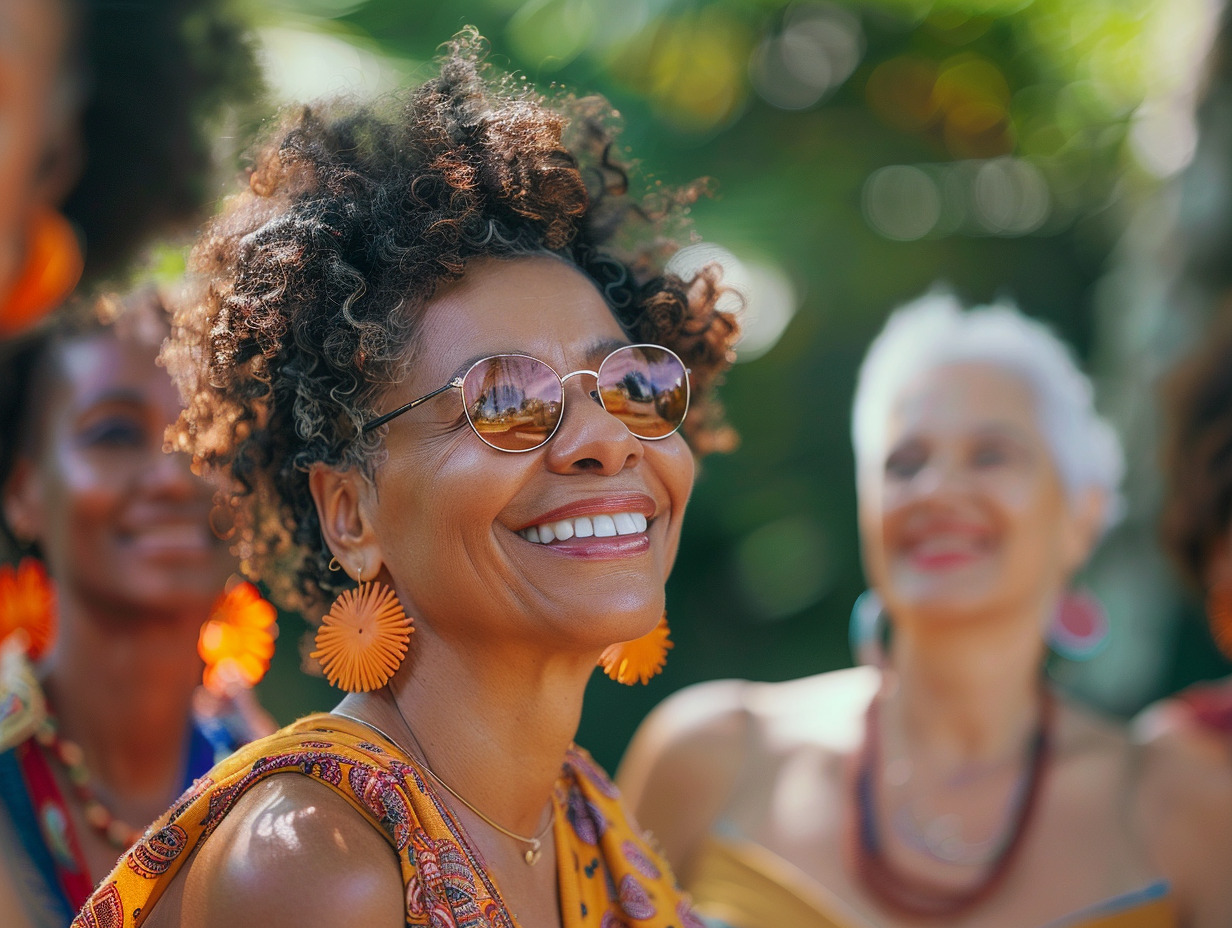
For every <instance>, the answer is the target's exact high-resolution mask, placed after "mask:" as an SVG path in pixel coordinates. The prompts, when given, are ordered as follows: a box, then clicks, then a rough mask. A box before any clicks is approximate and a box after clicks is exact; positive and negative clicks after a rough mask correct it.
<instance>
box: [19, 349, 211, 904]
mask: <svg viewBox="0 0 1232 928" xmlns="http://www.w3.org/2000/svg"><path fill="white" fill-rule="evenodd" d="M161 334H162V333H161V331H160V332H158V333H155V335H154V336H151V337H147V336H146V335H142V334H139V333H135V332H124V331H120V332H117V331H113V330H109V331H104V332H100V333H95V334H90V335H87V336H83V337H79V338H75V339H72V340H70V341H68V342H67V343H64V344H62V345H60V346H57V347H54V348H53V349H51V356H50V357H49V358H48V360H47V362H46V366H45V369H44V371H43V373H42V376H40V377H38V378H37V383H36V390H35V393H34V404H35V408H34V409H33V411H32V417H31V418H32V420H33V421H34V422H36V423H37V425H36V426H35V427H34V428H33V434H30V435H28V436H26V440H25V442H24V443H23V445H22V446H21V449H20V452H19V457H18V460H17V462H16V466H15V467H14V469H13V472H12V474H11V476H10V478H9V480H8V481H7V482H6V484H5V486H4V493H3V502H4V511H5V516H6V519H7V521H8V524H9V525H10V527H11V528H12V529H13V531H14V532H15V533H16V534H17V535H18V536H19V537H21V538H24V539H25V540H26V541H29V542H33V543H34V544H35V545H36V546H37V548H38V550H39V551H40V553H41V555H42V556H43V558H44V560H45V563H46V565H47V568H48V572H49V574H50V575H51V577H52V579H53V581H54V582H55V584H56V588H57V595H58V616H59V623H60V624H59V628H60V630H59V634H58V638H57V641H56V644H55V647H54V649H53V651H52V653H51V654H50V656H49V657H48V658H47V659H46V660H45V661H44V662H43V664H42V665H41V667H40V673H41V675H42V681H43V685H44V688H45V690H46V693H47V695H48V698H49V700H50V703H51V706H52V708H53V710H54V712H55V713H56V715H57V717H58V719H59V721H60V729H61V732H62V734H63V735H64V737H66V738H68V739H70V740H72V741H75V742H76V743H78V744H79V745H80V746H81V747H82V749H83V751H84V752H85V762H86V766H87V767H88V768H89V770H90V771H91V773H92V774H93V775H94V777H95V781H96V783H95V785H96V789H97V791H98V793H99V794H100V795H101V796H104V797H106V804H107V806H108V808H109V809H110V810H111V811H112V813H113V814H114V815H115V816H116V817H118V818H120V819H121V820H123V821H125V822H128V823H129V824H130V825H133V826H134V827H142V826H144V825H145V824H146V823H148V822H150V821H152V820H153V819H154V818H155V817H156V816H157V815H159V814H160V813H161V812H162V810H163V809H165V808H166V807H167V805H168V804H169V803H170V801H171V800H173V799H174V798H175V796H176V795H177V794H178V793H179V791H180V789H181V788H182V786H183V782H182V781H183V777H184V770H183V762H184V757H185V750H186V747H187V738H188V733H189V720H190V705H191V699H192V694H193V690H194V688H195V687H196V686H197V684H199V683H200V680H201V662H200V659H199V658H198V656H197V649H196V638H197V634H198V631H199V629H200V626H201V623H202V622H203V621H204V619H205V617H206V615H208V613H209V609H210V606H211V605H212V603H213V601H214V599H215V597H217V596H218V594H219V593H220V591H221V590H222V587H223V584H224V581H225V579H226V577H227V576H228V574H229V573H230V572H231V570H232V569H233V568H234V564H233V562H232V559H231V557H230V555H229V554H228V552H227V550H226V546H225V544H224V543H222V542H221V541H219V540H218V539H217V538H215V537H214V535H213V533H212V532H211V531H210V529H209V525H208V515H209V507H210V502H211V491H210V489H209V487H208V486H207V485H206V484H205V483H204V482H202V481H201V480H200V479H199V478H198V477H195V476H194V475H193V474H192V473H191V472H190V470H189V467H188V462H187V460H186V458H185V457H184V456H182V455H174V456H173V455H167V454H164V453H163V450H162V448H163V432H164V430H165V429H166V427H167V426H168V425H169V424H170V423H171V422H172V421H173V420H174V418H175V416H176V415H177V413H178V409H179V402H178V396H177V394H176V391H175V389H174V387H173V386H172V385H171V381H170V378H169V377H168V376H167V374H166V372H165V371H164V370H163V369H162V368H159V367H157V366H156V365H155V357H156V354H157V350H158V340H159V338H158V336H161ZM56 773H57V775H61V774H62V771H60V770H59V769H58V768H57V769H56ZM60 785H61V789H62V790H63V792H64V794H65V795H66V796H71V795H72V792H71V790H70V787H69V784H68V782H67V779H65V778H63V777H61V784H60ZM68 806H69V810H70V813H71V814H72V815H73V816H74V819H75V822H74V824H75V825H76V830H77V835H78V837H79V838H80V840H81V844H82V849H83V853H84V854H85V856H86V859H87V862H88V863H89V866H90V874H91V876H92V878H94V879H100V878H101V877H103V876H104V875H106V873H107V872H108V871H109V870H110V869H111V867H112V866H113V865H114V863H115V858H116V851H115V849H114V848H113V847H111V846H110V845H109V844H107V843H106V842H105V841H104V840H103V838H102V837H101V836H99V835H98V834H97V833H96V832H95V831H94V830H93V829H92V828H90V827H89V826H88V825H87V824H86V823H85V822H84V820H83V819H82V817H81V809H80V807H79V805H78V804H77V803H73V802H70V803H69V804H68ZM0 921H4V919H3V918H0ZM6 923H7V922H6Z"/></svg>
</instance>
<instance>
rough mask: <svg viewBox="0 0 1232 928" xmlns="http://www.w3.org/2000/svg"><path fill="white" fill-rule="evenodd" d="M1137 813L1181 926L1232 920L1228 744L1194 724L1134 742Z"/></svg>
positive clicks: (1231, 759)
mask: <svg viewBox="0 0 1232 928" xmlns="http://www.w3.org/2000/svg"><path fill="white" fill-rule="evenodd" d="M1138 751H1139V753H1140V756H1141V761H1140V762H1141V774H1140V777H1139V788H1138V791H1137V795H1136V797H1135V809H1134V812H1135V819H1136V820H1137V822H1138V824H1139V827H1140V829H1141V831H1142V834H1143V838H1144V840H1145V842H1146V844H1147V846H1148V848H1149V849H1150V852H1151V854H1152V857H1153V858H1154V861H1155V863H1156V865H1157V866H1159V868H1160V869H1161V870H1162V871H1163V872H1164V874H1165V875H1167V876H1168V878H1169V880H1170V881H1171V882H1172V883H1173V885H1174V887H1175V890H1176V895H1177V897H1178V900H1179V902H1180V903H1181V906H1182V909H1183V914H1184V915H1185V917H1186V922H1185V923H1186V924H1188V925H1194V926H1197V928H1205V926H1216V925H1220V926H1222V925H1228V924H1232V881H1229V880H1228V879H1227V873H1226V869H1227V861H1228V860H1229V859H1232V745H1230V744H1229V742H1228V740H1227V739H1226V738H1224V737H1221V736H1219V735H1218V734H1217V733H1214V732H1211V731H1207V730H1205V729H1201V728H1198V727H1184V726H1178V727H1175V728H1173V727H1169V728H1167V729H1164V730H1161V731H1158V732H1156V733H1155V734H1154V735H1153V736H1152V737H1150V738H1149V739H1147V740H1144V741H1142V742H1141V743H1140V744H1139V745H1138Z"/></svg>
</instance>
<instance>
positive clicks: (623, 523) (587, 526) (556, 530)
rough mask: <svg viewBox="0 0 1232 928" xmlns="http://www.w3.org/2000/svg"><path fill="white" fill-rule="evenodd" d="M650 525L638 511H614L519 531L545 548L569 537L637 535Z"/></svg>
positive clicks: (527, 538) (546, 523) (530, 540)
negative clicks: (609, 513) (608, 513)
mask: <svg viewBox="0 0 1232 928" xmlns="http://www.w3.org/2000/svg"><path fill="white" fill-rule="evenodd" d="M648 524H649V523H648V522H647V519H646V517H645V516H644V515H642V514H641V513H640V512H616V513H612V514H611V515H595V516H578V517H577V518H575V519H561V520H560V521H559V522H545V523H544V524H543V525H532V526H531V527H530V528H524V529H522V530H521V531H520V532H518V534H519V535H521V536H522V537H523V538H525V539H526V540H527V541H529V542H532V543H534V544H538V545H548V544H551V543H552V542H553V541H568V540H569V539H570V538H591V537H594V538H614V537H616V536H617V535H637V534H640V533H642V532H645V531H646V526H647V525H648Z"/></svg>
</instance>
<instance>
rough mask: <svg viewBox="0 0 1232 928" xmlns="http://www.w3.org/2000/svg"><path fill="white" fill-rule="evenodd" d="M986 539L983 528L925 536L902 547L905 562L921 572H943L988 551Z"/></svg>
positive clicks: (987, 539) (966, 562) (960, 565)
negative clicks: (905, 558)
mask: <svg viewBox="0 0 1232 928" xmlns="http://www.w3.org/2000/svg"><path fill="white" fill-rule="evenodd" d="M989 547H990V539H989V538H988V535H987V533H986V532H984V531H970V532H957V533H953V532H951V533H946V534H944V535H940V536H938V535H929V536H927V537H925V538H922V539H920V540H918V541H915V542H914V543H908V544H907V545H905V546H904V548H905V554H906V557H907V561H908V563H910V564H911V566H912V567H914V568H915V569H917V570H921V571H929V572H936V571H946V570H954V569H955V568H958V567H965V566H967V565H968V564H971V563H973V562H974V561H977V560H979V559H980V558H981V557H983V556H984V555H985V554H987V553H988V550H989Z"/></svg>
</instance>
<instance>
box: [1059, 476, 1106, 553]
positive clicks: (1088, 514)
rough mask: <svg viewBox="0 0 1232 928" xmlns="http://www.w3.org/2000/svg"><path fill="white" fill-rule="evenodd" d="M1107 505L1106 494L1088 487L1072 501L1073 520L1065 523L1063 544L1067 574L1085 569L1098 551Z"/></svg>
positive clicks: (1071, 518)
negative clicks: (1086, 564) (1094, 552)
mask: <svg viewBox="0 0 1232 928" xmlns="http://www.w3.org/2000/svg"><path fill="white" fill-rule="evenodd" d="M1108 504H1109V500H1108V494H1107V492H1105V491H1104V490H1102V489H1098V488H1096V487H1088V488H1087V489H1085V490H1083V491H1082V492H1081V493H1080V494H1079V495H1078V496H1077V497H1075V498H1074V499H1072V500H1071V501H1070V518H1069V519H1068V520H1066V525H1065V537H1063V538H1062V540H1061V543H1062V548H1061V551H1062V555H1063V557H1064V560H1065V569H1066V572H1067V573H1068V574H1072V573H1074V572H1075V571H1077V570H1078V569H1079V568H1080V567H1082V565H1083V564H1085V563H1086V562H1087V559H1088V558H1089V557H1090V556H1091V552H1092V551H1094V550H1095V546H1096V544H1098V543H1099V539H1100V537H1101V536H1102V535H1103V531H1104V520H1105V516H1106V515H1107V512H1108Z"/></svg>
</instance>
